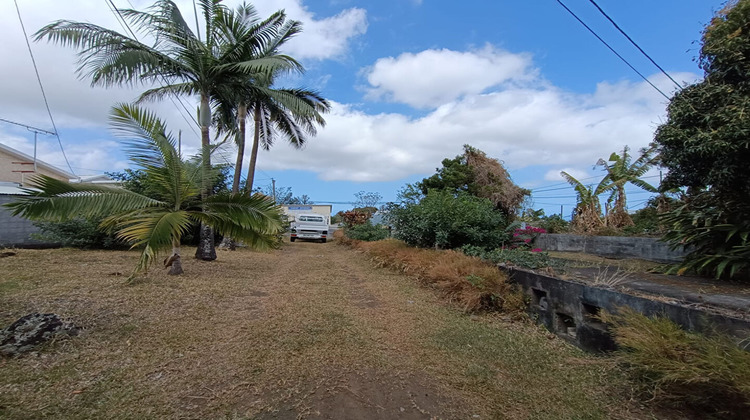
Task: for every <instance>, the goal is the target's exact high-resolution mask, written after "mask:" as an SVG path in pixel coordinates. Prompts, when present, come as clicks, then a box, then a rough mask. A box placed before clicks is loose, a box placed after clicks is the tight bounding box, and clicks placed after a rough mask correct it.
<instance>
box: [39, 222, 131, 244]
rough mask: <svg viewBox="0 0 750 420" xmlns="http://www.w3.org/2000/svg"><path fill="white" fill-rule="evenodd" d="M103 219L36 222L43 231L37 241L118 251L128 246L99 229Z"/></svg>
mask: <svg viewBox="0 0 750 420" xmlns="http://www.w3.org/2000/svg"><path fill="white" fill-rule="evenodd" d="M100 222H101V219H84V218H77V219H72V220H69V221H65V222H34V226H36V227H38V228H40V229H41V230H42V232H41V233H38V234H34V236H35V237H36V238H37V239H41V240H45V241H50V242H54V243H59V244H60V245H62V246H64V247H71V248H81V249H117V248H123V247H125V246H126V245H125V244H124V243H123V242H122V241H120V240H118V239H117V238H115V236H114V235H113V234H109V233H106V232H104V231H103V230H101V229H99V223H100Z"/></svg>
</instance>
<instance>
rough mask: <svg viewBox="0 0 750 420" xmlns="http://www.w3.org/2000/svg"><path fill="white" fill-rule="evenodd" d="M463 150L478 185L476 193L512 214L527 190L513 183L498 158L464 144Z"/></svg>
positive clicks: (526, 193) (527, 193)
mask: <svg viewBox="0 0 750 420" xmlns="http://www.w3.org/2000/svg"><path fill="white" fill-rule="evenodd" d="M464 150H465V151H464V156H465V158H466V164H467V165H468V166H469V167H470V168H471V170H472V172H473V173H474V182H475V183H476V184H477V185H478V186H479V191H478V193H477V195H478V196H480V197H483V198H487V199H489V200H490V201H491V202H492V204H494V205H495V207H497V208H498V209H500V210H502V211H503V212H504V213H506V214H508V215H514V214H515V213H516V211H517V210H518V208H519V206H520V205H521V203H522V202H523V200H524V199H525V198H526V196H527V195H529V191H528V190H526V189H524V188H521V187H519V186H518V185H516V184H514V183H513V180H512V179H511V178H510V174H509V173H508V171H507V170H506V169H505V167H503V164H502V163H501V162H500V161H499V160H497V159H492V158H490V157H487V155H486V154H485V153H484V152H482V151H481V150H477V149H475V148H473V147H471V146H468V145H465V146H464Z"/></svg>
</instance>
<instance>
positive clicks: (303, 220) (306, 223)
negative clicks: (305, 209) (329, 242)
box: [290, 214, 328, 243]
mask: <svg viewBox="0 0 750 420" xmlns="http://www.w3.org/2000/svg"><path fill="white" fill-rule="evenodd" d="M290 228H291V238H290V241H292V242H294V241H295V240H297V239H312V240H318V241H320V242H323V243H325V242H326V239H327V237H328V222H326V219H325V217H323V216H321V215H319V214H297V215H295V216H294V221H293V222H292V225H291V226H290Z"/></svg>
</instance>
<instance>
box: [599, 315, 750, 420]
mask: <svg viewBox="0 0 750 420" xmlns="http://www.w3.org/2000/svg"><path fill="white" fill-rule="evenodd" d="M602 320H603V321H605V322H607V323H608V324H611V325H612V326H613V327H612V332H613V336H614V339H615V341H616V342H617V344H618V346H619V347H620V350H619V351H618V353H617V354H618V357H619V358H620V359H621V360H622V361H623V362H624V363H625V365H626V366H627V368H628V370H629V371H630V372H631V374H632V375H633V376H634V378H636V379H637V380H638V381H639V382H640V383H642V384H643V386H644V387H645V390H646V391H647V392H648V393H650V394H651V396H652V397H653V398H655V399H658V400H660V401H672V402H674V403H677V404H680V405H685V404H687V405H692V406H694V407H696V408H700V409H702V410H710V411H713V412H714V413H712V414H716V415H718V416H720V417H721V418H743V417H742V416H743V415H746V414H747V412H748V411H747V410H748V409H750V407H748V404H750V352H748V351H746V350H743V349H741V348H740V347H738V346H737V344H736V343H735V342H734V340H732V339H731V338H730V337H727V336H725V335H722V334H718V333H713V334H710V335H703V334H699V333H695V332H688V331H685V330H683V329H681V328H680V327H679V326H678V325H677V324H675V323H674V322H672V321H670V320H668V319H666V318H660V317H657V318H649V317H647V316H645V315H642V314H640V313H638V312H635V311H633V310H632V309H624V310H622V311H621V312H620V313H619V314H617V315H613V314H607V313H605V314H603V315H602Z"/></svg>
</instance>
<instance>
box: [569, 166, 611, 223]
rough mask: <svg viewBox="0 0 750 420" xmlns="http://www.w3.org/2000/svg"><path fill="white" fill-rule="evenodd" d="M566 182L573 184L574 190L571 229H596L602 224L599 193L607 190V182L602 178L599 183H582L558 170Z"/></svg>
mask: <svg viewBox="0 0 750 420" xmlns="http://www.w3.org/2000/svg"><path fill="white" fill-rule="evenodd" d="M560 176H562V177H563V178H564V179H565V180H566V181H568V184H570V185H572V186H573V189H574V190H575V192H576V207H575V209H573V220H572V221H571V225H572V227H573V230H574V231H576V232H579V233H586V232H592V231H596V230H597V229H599V228H601V227H603V226H604V220H603V219H602V216H601V214H602V205H601V203H600V202H599V195H600V194H602V193H604V192H606V191H607V183H606V182H605V179H602V180H601V181H600V182H599V184H597V185H596V187H595V186H593V185H584V184H583V183H582V182H581V181H579V180H577V179H576V178H575V177H573V176H572V175H570V174H569V173H567V172H565V171H562V172H560Z"/></svg>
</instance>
